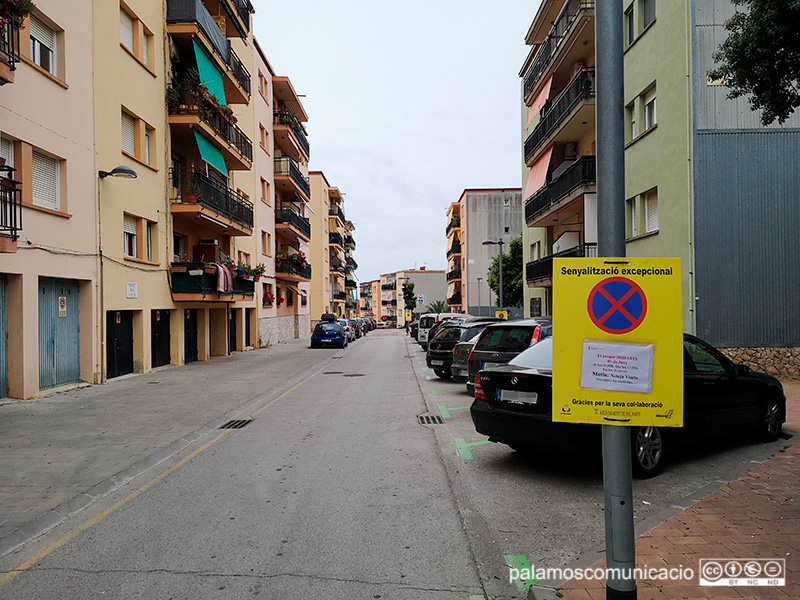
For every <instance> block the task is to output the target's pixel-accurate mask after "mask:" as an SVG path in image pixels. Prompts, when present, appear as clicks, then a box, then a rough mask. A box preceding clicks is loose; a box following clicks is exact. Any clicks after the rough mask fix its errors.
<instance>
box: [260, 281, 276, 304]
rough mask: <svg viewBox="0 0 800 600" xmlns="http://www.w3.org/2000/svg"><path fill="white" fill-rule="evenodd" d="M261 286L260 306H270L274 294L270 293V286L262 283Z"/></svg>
mask: <svg viewBox="0 0 800 600" xmlns="http://www.w3.org/2000/svg"><path fill="white" fill-rule="evenodd" d="M262 285H263V290H262V294H261V306H272V303H273V302H274V301H275V294H273V292H272V284H271V283H264V284H262Z"/></svg>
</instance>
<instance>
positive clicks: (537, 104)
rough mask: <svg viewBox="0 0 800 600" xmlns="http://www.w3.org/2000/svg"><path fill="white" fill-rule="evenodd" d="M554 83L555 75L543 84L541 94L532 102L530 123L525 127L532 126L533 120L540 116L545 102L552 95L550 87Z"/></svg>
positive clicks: (529, 116) (529, 114)
mask: <svg viewBox="0 0 800 600" xmlns="http://www.w3.org/2000/svg"><path fill="white" fill-rule="evenodd" d="M552 85H553V76H552V75H550V77H549V78H548V79H547V81H545V82H544V85H543V86H542V89H541V90H540V91H539V94H538V95H537V96H536V98H534V100H533V104H531V109H530V110H529V111H528V124H527V125H525V129H527V128H528V127H530V126H531V123H533V120H534V119H535V118H536V117H538V116H539V113H540V112H541V110H542V107H543V106H544V103H545V102H547V99H548V98H549V97H550V88H551V87H552Z"/></svg>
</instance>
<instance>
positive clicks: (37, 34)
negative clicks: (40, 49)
mask: <svg viewBox="0 0 800 600" xmlns="http://www.w3.org/2000/svg"><path fill="white" fill-rule="evenodd" d="M30 30H31V37H34V38H36V40H37V41H38V42H39V43H40V44H42V45H43V46H47V47H48V48H49V49H50V50H52V51H53V52H55V51H56V33H55V31H53V30H52V29H51V28H50V27H48V26H47V25H45V24H44V23H42V22H41V21H40V20H39V19H37V18H36V17H33V16H32V17H31V18H30Z"/></svg>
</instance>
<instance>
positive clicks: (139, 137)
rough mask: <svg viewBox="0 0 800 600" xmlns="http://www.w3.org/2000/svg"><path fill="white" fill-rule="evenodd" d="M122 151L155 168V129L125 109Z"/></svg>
mask: <svg viewBox="0 0 800 600" xmlns="http://www.w3.org/2000/svg"><path fill="white" fill-rule="evenodd" d="M121 129H122V143H121V148H122V151H123V152H124V153H125V154H127V155H128V156H130V157H132V158H135V159H136V160H138V161H139V162H141V163H144V164H146V165H150V166H155V164H154V163H155V160H154V158H155V151H154V150H155V148H154V147H153V146H154V143H155V138H156V136H155V129H154V128H153V127H151V126H150V125H148V124H147V123H146V122H145V121H143V120H142V119H139V118H138V117H135V116H134V115H132V114H131V113H129V112H127V111H126V110H125V109H123V110H122V116H121Z"/></svg>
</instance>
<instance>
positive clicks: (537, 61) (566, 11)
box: [523, 0, 594, 100]
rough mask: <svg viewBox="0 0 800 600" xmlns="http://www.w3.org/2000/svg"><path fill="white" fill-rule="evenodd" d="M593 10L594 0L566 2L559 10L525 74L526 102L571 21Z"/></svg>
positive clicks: (571, 0) (569, 0)
mask: <svg viewBox="0 0 800 600" xmlns="http://www.w3.org/2000/svg"><path fill="white" fill-rule="evenodd" d="M591 8H594V0H568V1H567V2H566V3H565V4H564V8H562V9H561V13H560V14H559V16H558V19H556V22H555V23H553V26H552V27H551V28H550V31H549V32H548V34H547V37H546V38H545V40H544V41H543V42H542V44H541V45H540V46H539V51H538V52H537V53H536V56H535V57H534V58H533V62H532V63H531V66H530V67H529V68H528V72H527V73H525V79H524V83H523V85H524V88H523V89H524V94H525V99H526V100H527V99H528V97H529V96H530V94H531V93H532V92H533V90H534V89H535V88H536V83H537V82H538V81H539V78H540V77H541V76H542V73H544V71H545V67H547V64H548V63H549V62H550V59H551V58H552V57H553V55H554V54H555V53H556V52H557V51H558V49H559V47H560V46H561V42H563V41H564V37H565V36H566V34H567V32H568V31H569V28H570V26H571V25H572V23H573V21H575V19H576V18H577V16H578V13H580V11H582V10H586V9H591Z"/></svg>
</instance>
